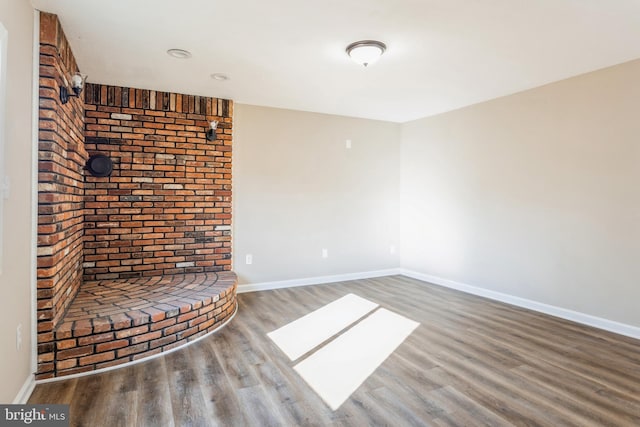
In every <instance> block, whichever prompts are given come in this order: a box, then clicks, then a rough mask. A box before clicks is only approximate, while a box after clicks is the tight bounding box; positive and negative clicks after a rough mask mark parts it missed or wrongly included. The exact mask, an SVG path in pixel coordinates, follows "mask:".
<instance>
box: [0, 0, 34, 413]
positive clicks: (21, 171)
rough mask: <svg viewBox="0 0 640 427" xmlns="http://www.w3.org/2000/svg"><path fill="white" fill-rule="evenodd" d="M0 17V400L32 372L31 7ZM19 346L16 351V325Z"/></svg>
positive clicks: (15, 4) (22, 4)
mask: <svg viewBox="0 0 640 427" xmlns="http://www.w3.org/2000/svg"><path fill="white" fill-rule="evenodd" d="M0 21H2V24H3V25H4V26H5V27H6V28H7V30H8V33H9V44H8V49H7V52H8V58H7V66H8V69H7V116H6V122H5V123H6V129H5V138H6V139H5V153H4V154H5V165H6V174H7V175H8V176H9V178H10V180H11V196H10V198H9V199H8V200H5V201H4V212H3V213H4V218H3V235H2V240H3V241H2V244H3V248H4V250H3V252H4V254H3V259H2V275H0V304H1V308H0V359H1V360H2V363H0V384H2V386H0V402H5V403H6V402H11V401H13V399H14V398H15V397H16V394H17V393H18V391H19V390H20V388H21V387H22V385H23V383H24V382H25V380H26V379H27V378H28V376H29V374H30V373H31V354H32V344H31V322H32V315H31V302H30V301H31V293H30V274H31V267H30V256H31V188H32V185H35V184H33V183H32V182H31V145H32V143H31V126H32V120H31V105H32V88H31V85H32V76H33V66H32V64H33V59H32V55H33V9H32V7H31V5H30V3H29V2H28V1H26V0H20V1H17V0H0ZM19 324H22V337H23V346H22V350H21V351H17V350H16V327H17V326H18V325H19Z"/></svg>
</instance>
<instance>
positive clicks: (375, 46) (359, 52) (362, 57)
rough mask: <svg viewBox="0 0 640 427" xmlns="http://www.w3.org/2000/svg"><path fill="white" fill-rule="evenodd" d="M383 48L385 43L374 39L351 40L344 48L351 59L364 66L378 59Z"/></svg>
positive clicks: (385, 48) (385, 46)
mask: <svg viewBox="0 0 640 427" xmlns="http://www.w3.org/2000/svg"><path fill="white" fill-rule="evenodd" d="M385 50H387V45H386V44H384V43H382V42H379V41H376V40H360V41H359V42H353V43H351V44H350V45H349V46H347V49H346V51H347V55H349V57H350V58H351V59H353V60H354V61H355V62H357V63H358V64H360V65H364V66H365V67H366V66H368V65H369V64H373V63H374V62H376V61H377V60H378V59H380V57H381V56H382V54H383V53H384V51H385Z"/></svg>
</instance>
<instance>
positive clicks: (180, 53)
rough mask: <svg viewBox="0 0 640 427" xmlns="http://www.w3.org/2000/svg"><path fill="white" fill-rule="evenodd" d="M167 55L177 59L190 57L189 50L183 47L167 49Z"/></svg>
mask: <svg viewBox="0 0 640 427" xmlns="http://www.w3.org/2000/svg"><path fill="white" fill-rule="evenodd" d="M167 55H169V56H173V57H174V58H178V59H188V58H191V52H189V51H188V50H184V49H169V50H168V51H167Z"/></svg>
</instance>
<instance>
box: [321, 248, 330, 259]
mask: <svg viewBox="0 0 640 427" xmlns="http://www.w3.org/2000/svg"><path fill="white" fill-rule="evenodd" d="M322 258H329V250H328V249H322Z"/></svg>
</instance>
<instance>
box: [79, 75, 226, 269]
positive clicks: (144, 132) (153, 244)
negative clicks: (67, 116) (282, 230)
mask: <svg viewBox="0 0 640 427" xmlns="http://www.w3.org/2000/svg"><path fill="white" fill-rule="evenodd" d="M85 109H86V113H85V114H86V117H85V137H86V139H85V143H86V149H87V151H88V152H89V154H105V155H107V156H109V157H111V158H112V159H113V162H114V171H113V174H112V175H111V176H110V177H106V178H99V177H92V176H90V175H89V174H88V173H87V174H86V175H87V176H86V182H85V224H84V225H85V242H84V254H85V259H84V278H85V280H102V279H115V278H129V277H139V276H151V275H160V274H176V273H190V272H203V271H205V272H206V271H219V270H229V269H230V268H231V236H230V229H231V131H232V120H231V117H232V112H233V111H232V110H233V103H232V101H228V100H222V99H216V98H206V97H199V96H191V95H181V94H175V93H168V92H159V91H150V90H143V89H132V88H123V87H117V86H107V85H100V84H88V85H87V88H86V91H85ZM211 120H218V121H219V122H220V123H219V125H218V132H217V135H218V136H217V140H215V141H207V140H206V137H205V132H206V130H207V129H208V128H209V122H210V121H211Z"/></svg>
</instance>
